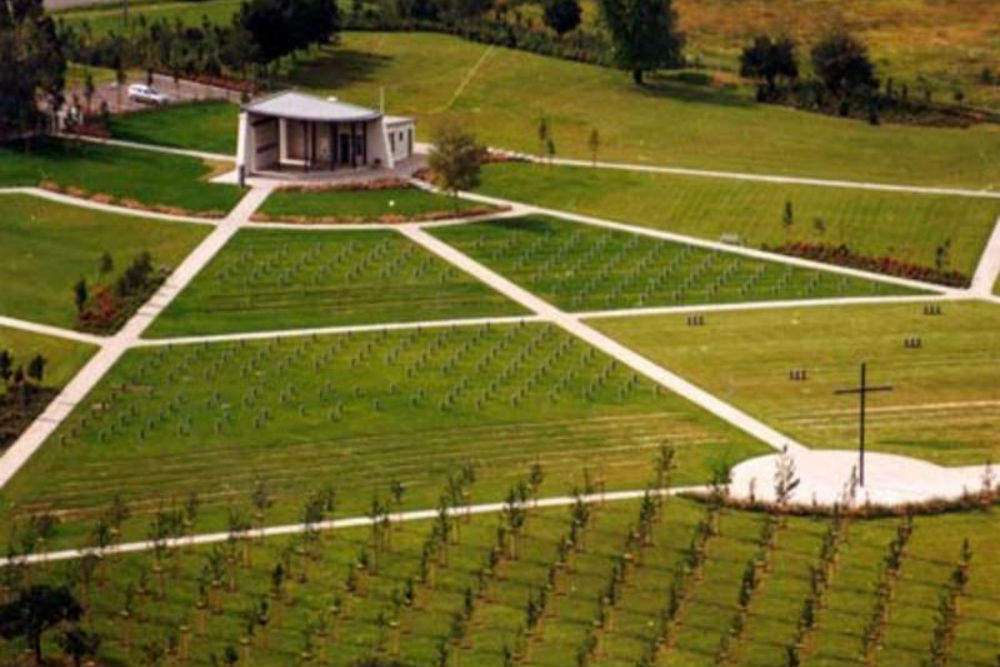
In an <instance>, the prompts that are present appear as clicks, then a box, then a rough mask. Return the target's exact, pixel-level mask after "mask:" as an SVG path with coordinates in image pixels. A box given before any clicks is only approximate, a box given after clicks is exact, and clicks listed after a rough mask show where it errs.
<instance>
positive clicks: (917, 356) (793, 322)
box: [593, 302, 1000, 465]
mask: <svg viewBox="0 0 1000 667" xmlns="http://www.w3.org/2000/svg"><path fill="white" fill-rule="evenodd" d="M942 311H943V314H942V315H940V316H926V315H923V314H922V307H921V306H920V305H919V304H913V305H892V306H852V307H847V308H844V307H840V308H814V309H813V308H809V309H793V310H775V311H771V312H765V311H762V312H744V313H725V314H723V313H718V314H712V315H711V316H708V317H706V318H705V319H706V322H705V326H704V327H699V328H698V329H697V330H692V329H690V328H688V327H686V326H685V323H684V319H683V318H682V317H644V318H632V319H620V320H619V319H615V320H594V321H593V324H594V325H595V326H597V327H598V328H600V329H601V330H602V331H604V332H606V333H608V334H610V335H612V336H614V337H615V338H616V339H618V340H619V341H621V342H622V343H624V344H626V345H629V346H631V347H633V348H634V349H636V350H637V351H639V352H640V353H642V354H644V355H646V356H648V357H649V358H651V359H653V360H655V361H657V362H659V363H661V364H663V365H664V366H666V367H667V368H669V369H670V370H672V371H674V372H677V373H679V374H681V375H683V376H684V377H686V378H688V379H689V380H691V381H693V382H695V383H696V384H698V385H699V386H701V387H702V388H704V389H707V390H708V391H711V392H713V393H715V394H717V395H718V396H720V397H721V398H723V399H725V400H727V401H729V402H731V403H733V404H735V405H736V406H738V407H740V408H742V409H744V410H746V411H747V412H749V413H751V414H752V415H754V416H756V417H758V418H759V419H762V420H764V421H765V422H766V423H768V424H770V425H771V426H774V427H775V428H777V429H778V430H779V431H782V432H785V433H788V434H789V435H790V436H792V437H795V438H797V439H799V440H800V441H801V442H803V443H804V444H806V445H808V446H810V447H836V448H853V447H855V446H856V441H857V405H856V404H855V403H854V402H853V401H852V400H851V399H850V398H847V397H842V396H834V395H833V390H834V389H836V388H841V387H853V386H855V385H856V383H857V381H858V365H859V363H860V362H861V361H867V362H868V374H869V379H870V381H871V382H873V383H875V384H891V385H893V386H894V387H895V389H894V391H892V392H891V393H885V394H879V395H878V396H877V397H874V398H872V399H871V402H870V404H869V407H868V416H869V418H868V428H867V432H868V436H867V439H868V445H869V447H870V448H871V449H873V450H877V451H887V452H893V453H897V454H907V455H911V456H916V457H920V458H924V459H927V460H930V461H935V462H938V463H942V464H948V465H958V464H969V465H973V464H982V463H983V462H984V461H985V460H987V459H989V458H992V459H993V460H994V461H996V460H998V459H1000V436H998V433H1000V429H998V426H1000V421H998V416H1000V412H998V410H997V406H998V405H1000V368H998V366H997V363H996V359H997V353H998V350H1000V333H998V332H1000V309H998V308H997V307H996V306H995V305H993V304H986V303H974V302H971V303H946V304H943V305H942ZM914 336H915V337H919V338H921V339H922V343H923V346H922V348H920V349H907V348H905V347H904V345H903V340H904V338H908V337H914ZM798 368H804V369H806V371H807V374H808V380H807V381H805V382H792V381H790V380H789V379H788V372H789V371H790V370H791V369H798Z"/></svg>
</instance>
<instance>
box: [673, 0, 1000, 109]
mask: <svg viewBox="0 0 1000 667" xmlns="http://www.w3.org/2000/svg"><path fill="white" fill-rule="evenodd" d="M675 7H676V9H677V12H678V15H679V16H680V27H681V29H682V30H684V32H685V33H686V34H687V36H688V42H689V45H690V48H689V51H691V52H692V53H693V54H696V55H697V56H698V57H700V58H701V59H702V60H703V61H705V62H706V63H707V64H710V65H718V66H722V67H725V68H726V69H730V70H732V71H736V70H738V59H739V54H740V50H741V49H742V47H743V46H744V45H746V44H747V43H749V41H750V40H751V39H752V38H753V36H754V35H757V34H760V33H769V34H778V33H785V34H788V35H791V36H793V37H794V38H796V39H797V40H798V41H799V42H800V46H799V53H800V57H801V58H802V60H803V64H804V65H806V69H808V60H809V49H810V48H811V47H812V44H814V43H815V42H816V41H817V40H818V39H820V38H821V37H822V36H823V35H824V34H825V33H826V32H827V31H828V30H830V29H831V28H832V27H834V26H836V25H838V24H841V25H844V26H847V27H848V28H849V29H850V30H851V31H852V32H853V33H854V34H855V35H857V36H858V37H859V38H860V39H862V40H863V41H864V42H865V43H867V44H868V46H869V48H870V51H871V54H872V56H873V58H874V60H875V63H876V64H877V66H878V68H879V74H880V76H881V78H883V79H885V78H886V77H892V78H893V79H894V81H895V83H896V88H897V89H898V88H899V85H900V84H901V83H906V84H908V85H909V87H910V90H911V94H914V93H917V94H919V95H923V90H924V88H925V87H927V88H930V89H931V90H932V91H933V92H934V99H935V100H938V101H941V102H951V101H953V95H954V93H955V91H957V90H961V91H962V92H963V93H964V94H965V100H966V102H968V103H970V104H973V105H980V106H986V107H990V108H993V109H996V108H998V107H1000V86H997V85H996V83H990V82H986V81H983V79H982V72H983V70H984V69H986V70H989V71H990V72H991V73H992V75H993V80H994V81H996V80H997V73H998V68H997V62H998V60H1000V44H998V43H997V40H996V30H995V26H996V25H997V23H998V21H1000V8H998V6H997V4H996V3H995V2H991V1H990V0H963V1H962V2H936V1H935V0H911V1H908V2H896V1H895V0H852V1H851V2H837V1H836V0H812V1H811V2H808V3H802V2H796V1H795V0H769V1H768V2H767V3H757V2H731V1H729V0H678V2H677V3H675Z"/></svg>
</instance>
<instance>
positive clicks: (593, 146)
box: [587, 127, 601, 167]
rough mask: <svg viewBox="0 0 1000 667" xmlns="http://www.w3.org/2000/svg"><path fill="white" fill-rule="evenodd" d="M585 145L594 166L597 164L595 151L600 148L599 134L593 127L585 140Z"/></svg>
mask: <svg viewBox="0 0 1000 667" xmlns="http://www.w3.org/2000/svg"><path fill="white" fill-rule="evenodd" d="M587 146H588V147H589V148H590V158H591V161H592V162H593V164H594V166H595V167H596V166H597V151H598V150H600V148H601V135H600V134H599V133H598V132H597V128H596V127H595V128H594V129H592V130H591V131H590V138H589V139H588V140H587Z"/></svg>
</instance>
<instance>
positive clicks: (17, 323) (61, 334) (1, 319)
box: [0, 315, 107, 345]
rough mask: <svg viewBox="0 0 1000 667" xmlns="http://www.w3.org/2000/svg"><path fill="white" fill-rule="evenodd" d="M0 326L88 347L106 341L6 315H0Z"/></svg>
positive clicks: (71, 330)
mask: <svg viewBox="0 0 1000 667" xmlns="http://www.w3.org/2000/svg"><path fill="white" fill-rule="evenodd" d="M0 326H3V327H9V328H11V329H20V330H21V331H29V332H31V333H36V334H41V335H43V336H52V337H54V338H65V339H67V340H73V341H76V342H78V343H87V344H89V345H103V344H104V341H105V340H107V339H106V338H105V337H104V336H97V335H95V334H88V333H83V332H82V331H74V330H73V329H63V328H62V327H54V326H52V325H49V324H39V323H38V322H29V321H28V320H20V319H17V318H16V317H7V316H6V315H0Z"/></svg>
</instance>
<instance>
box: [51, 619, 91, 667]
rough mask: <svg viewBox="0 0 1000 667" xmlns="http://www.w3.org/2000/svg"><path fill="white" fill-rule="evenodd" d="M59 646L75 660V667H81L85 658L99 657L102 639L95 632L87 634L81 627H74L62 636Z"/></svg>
mask: <svg viewBox="0 0 1000 667" xmlns="http://www.w3.org/2000/svg"><path fill="white" fill-rule="evenodd" d="M59 646H60V647H61V648H62V650H63V651H64V652H65V653H66V655H68V656H69V657H70V658H71V659H72V660H73V665H74V667H80V664H81V663H82V662H83V659H84V658H93V657H95V656H96V655H97V650H98V649H99V648H100V646H101V637H100V635H98V634H96V633H94V632H87V631H86V630H84V629H83V628H82V627H80V626H79V625H72V626H70V627H69V628H68V629H67V630H66V631H65V632H63V633H62V635H60V637H59Z"/></svg>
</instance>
